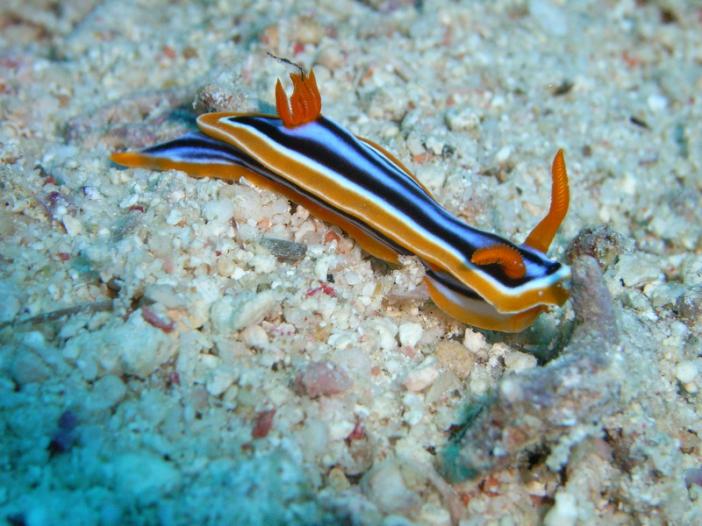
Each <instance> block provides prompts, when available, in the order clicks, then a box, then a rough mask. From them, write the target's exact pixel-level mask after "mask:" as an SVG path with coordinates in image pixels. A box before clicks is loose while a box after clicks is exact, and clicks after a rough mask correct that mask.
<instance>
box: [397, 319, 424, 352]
mask: <svg viewBox="0 0 702 526" xmlns="http://www.w3.org/2000/svg"><path fill="white" fill-rule="evenodd" d="M399 333H400V343H401V344H402V345H404V346H406V347H414V346H415V345H417V342H418V341H419V340H421V339H422V334H423V333H424V329H423V328H422V326H421V325H420V324H419V323H412V322H409V323H402V324H400V327H399Z"/></svg>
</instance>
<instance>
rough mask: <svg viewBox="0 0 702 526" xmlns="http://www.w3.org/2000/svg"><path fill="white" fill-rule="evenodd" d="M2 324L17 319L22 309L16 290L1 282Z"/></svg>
mask: <svg viewBox="0 0 702 526" xmlns="http://www.w3.org/2000/svg"><path fill="white" fill-rule="evenodd" d="M0 298H3V301H0V323H3V322H7V321H10V320H13V319H15V317H16V316H17V313H19V311H20V308H21V303H20V300H19V294H18V293H17V291H15V290H14V288H12V287H10V285H8V284H6V283H2V282H0Z"/></svg>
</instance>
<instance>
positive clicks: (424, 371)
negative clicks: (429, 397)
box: [403, 365, 439, 393]
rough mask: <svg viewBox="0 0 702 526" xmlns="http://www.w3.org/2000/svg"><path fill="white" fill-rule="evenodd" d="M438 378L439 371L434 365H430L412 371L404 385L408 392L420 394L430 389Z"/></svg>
mask: <svg viewBox="0 0 702 526" xmlns="http://www.w3.org/2000/svg"><path fill="white" fill-rule="evenodd" d="M438 377H439V370H438V369H437V368H436V367H435V366H434V365H428V366H425V367H419V368H417V369H414V370H413V371H410V373H409V374H408V375H407V376H406V377H405V381H404V382H403V384H404V386H405V387H406V388H407V390H408V391H412V392H415V393H418V392H420V391H423V390H424V389H426V388H427V387H429V386H430V385H431V384H432V383H434V380H436V379H437V378H438Z"/></svg>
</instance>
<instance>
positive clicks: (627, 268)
mask: <svg viewBox="0 0 702 526" xmlns="http://www.w3.org/2000/svg"><path fill="white" fill-rule="evenodd" d="M660 272H661V271H660V264H659V261H658V258H657V257H656V256H652V255H650V254H643V253H641V252H637V253H632V254H621V255H620V256H619V261H618V262H617V275H618V276H619V278H621V279H622V280H623V281H624V285H625V286H627V287H640V286H643V285H646V284H649V283H653V282H655V281H658V280H659V279H660V277H661V273H660Z"/></svg>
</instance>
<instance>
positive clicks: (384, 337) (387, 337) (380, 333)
mask: <svg viewBox="0 0 702 526" xmlns="http://www.w3.org/2000/svg"><path fill="white" fill-rule="evenodd" d="M368 327H369V328H371V330H372V331H373V332H375V334H376V336H377V338H378V346H379V347H380V348H381V349H383V350H384V351H389V350H392V349H394V348H395V347H396V346H397V342H396V341H395V335H396V334H397V326H396V325H395V324H394V323H393V322H392V321H390V320H388V319H387V318H380V319H375V320H370V321H369V322H368Z"/></svg>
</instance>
